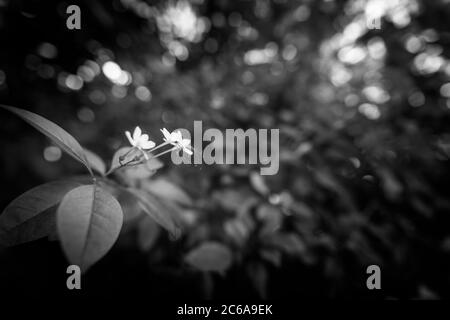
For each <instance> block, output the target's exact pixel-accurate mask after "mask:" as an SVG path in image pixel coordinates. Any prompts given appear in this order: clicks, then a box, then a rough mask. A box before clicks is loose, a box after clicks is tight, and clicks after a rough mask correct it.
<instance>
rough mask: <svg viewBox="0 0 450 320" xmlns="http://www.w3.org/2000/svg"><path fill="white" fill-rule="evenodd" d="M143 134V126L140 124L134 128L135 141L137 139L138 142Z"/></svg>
mask: <svg viewBox="0 0 450 320" xmlns="http://www.w3.org/2000/svg"><path fill="white" fill-rule="evenodd" d="M141 134H142V130H141V128H139V126H138V127H136V128H135V129H134V132H133V139H134V141H136V142H137V141H139V138H140V136H141Z"/></svg>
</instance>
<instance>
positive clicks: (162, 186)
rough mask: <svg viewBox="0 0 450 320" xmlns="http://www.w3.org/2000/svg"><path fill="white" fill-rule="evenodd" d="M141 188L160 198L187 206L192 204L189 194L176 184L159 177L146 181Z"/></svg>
mask: <svg viewBox="0 0 450 320" xmlns="http://www.w3.org/2000/svg"><path fill="white" fill-rule="evenodd" d="M143 188H144V189H146V190H147V191H150V192H152V193H153V194H155V195H157V196H159V197H161V198H165V199H168V200H172V201H174V202H178V203H180V204H184V205H187V206H191V205H192V199H191V198H190V197H189V195H188V194H187V193H186V192H184V190H182V189H181V188H179V187H178V186H177V185H175V184H173V183H172V182H170V181H168V180H166V179H163V178H160V179H155V180H150V181H146V182H144V183H143Z"/></svg>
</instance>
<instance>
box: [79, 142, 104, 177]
mask: <svg viewBox="0 0 450 320" xmlns="http://www.w3.org/2000/svg"><path fill="white" fill-rule="evenodd" d="M84 155H85V156H86V160H87V162H88V163H89V165H90V166H91V168H92V169H93V170H94V171H97V172H98V173H100V174H101V175H102V176H104V175H105V172H106V165H105V163H104V162H103V160H102V158H100V157H99V156H98V155H97V154H95V153H94V152H92V151H90V150H88V149H86V148H84Z"/></svg>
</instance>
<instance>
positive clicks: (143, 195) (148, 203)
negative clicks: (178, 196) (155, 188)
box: [130, 189, 181, 239]
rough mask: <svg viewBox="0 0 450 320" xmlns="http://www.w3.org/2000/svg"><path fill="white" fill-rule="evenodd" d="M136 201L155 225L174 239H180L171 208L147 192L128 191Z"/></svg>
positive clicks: (174, 213)
mask: <svg viewBox="0 0 450 320" xmlns="http://www.w3.org/2000/svg"><path fill="white" fill-rule="evenodd" d="M130 191H131V192H132V193H133V194H134V196H135V197H136V198H137V199H138V201H139V205H140V206H141V208H142V210H144V212H145V213H146V214H148V215H149V216H150V217H151V218H152V219H153V220H155V222H156V223H158V224H159V225H161V226H162V227H163V228H164V229H166V230H167V231H169V232H170V234H171V235H172V237H174V238H175V239H177V238H179V237H180V234H181V230H180V227H179V224H178V221H177V217H176V216H175V215H176V212H174V210H172V208H171V207H169V206H167V205H166V204H164V203H163V202H161V201H160V200H159V199H158V198H156V197H155V196H153V195H151V194H149V193H148V192H145V191H142V190H137V189H130Z"/></svg>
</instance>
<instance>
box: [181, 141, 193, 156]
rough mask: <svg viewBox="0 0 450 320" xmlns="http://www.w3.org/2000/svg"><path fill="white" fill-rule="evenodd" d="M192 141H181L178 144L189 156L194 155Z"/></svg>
mask: <svg viewBox="0 0 450 320" xmlns="http://www.w3.org/2000/svg"><path fill="white" fill-rule="evenodd" d="M190 144H191V139H181V141H180V142H178V146H179V147H180V149H183V151H184V152H186V153H187V154H188V155H192V150H191V146H190Z"/></svg>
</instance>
